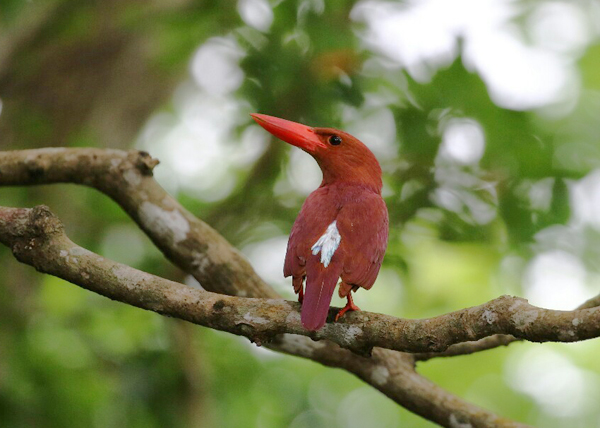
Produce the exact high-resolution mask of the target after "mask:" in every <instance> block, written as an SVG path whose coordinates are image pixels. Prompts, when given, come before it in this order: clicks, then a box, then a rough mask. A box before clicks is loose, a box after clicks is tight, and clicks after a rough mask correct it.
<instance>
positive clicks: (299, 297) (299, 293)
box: [297, 287, 304, 304]
mask: <svg viewBox="0 0 600 428" xmlns="http://www.w3.org/2000/svg"><path fill="white" fill-rule="evenodd" d="M297 293H298V302H299V303H300V304H302V301H303V300H304V288H303V287H300V290H298V291H297Z"/></svg>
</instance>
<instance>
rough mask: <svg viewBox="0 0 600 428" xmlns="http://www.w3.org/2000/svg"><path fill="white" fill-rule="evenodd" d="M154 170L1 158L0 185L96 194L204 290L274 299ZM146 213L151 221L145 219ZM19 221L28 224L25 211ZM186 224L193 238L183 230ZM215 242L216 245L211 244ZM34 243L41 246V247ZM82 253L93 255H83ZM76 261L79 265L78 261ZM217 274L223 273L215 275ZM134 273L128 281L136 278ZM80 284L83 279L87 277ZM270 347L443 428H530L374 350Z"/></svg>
mask: <svg viewBox="0 0 600 428" xmlns="http://www.w3.org/2000/svg"><path fill="white" fill-rule="evenodd" d="M155 164H156V162H155V161H153V160H152V159H151V158H149V156H148V155H147V154H144V153H140V152H129V153H125V152H122V151H114V150H96V149H42V150H30V151H20V152H0V185H32V184H49V183H58V182H64V183H79V184H84V185H87V186H90V187H95V188H97V189H98V190H100V191H103V192H104V193H106V194H107V195H108V196H110V197H112V198H113V199H114V200H115V201H117V202H118V203H119V204H120V205H121V206H122V207H123V208H124V209H125V210H126V211H127V212H128V213H129V214H130V215H131V217H132V218H133V219H134V220H135V221H136V222H137V223H138V224H139V225H140V227H141V228H142V229H143V230H144V231H145V232H146V233H147V234H148V235H149V236H150V238H151V239H152V240H153V241H154V242H155V243H156V244H157V246H158V247H159V248H160V249H161V250H162V251H163V253H165V255H166V256H167V257H168V258H169V259H170V260H171V261H173V262H174V263H175V264H177V265H178V266H180V267H181V268H182V269H184V270H185V271H187V272H188V273H191V274H193V275H194V276H195V277H196V278H197V279H199V280H200V281H201V283H202V284H203V286H204V288H206V289H209V290H210V289H212V290H214V291H219V292H222V293H227V292H229V293H230V294H244V295H249V296H250V295H255V296H263V297H273V296H276V293H275V292H273V291H272V290H271V289H270V287H268V286H267V285H266V284H265V283H264V282H262V280H260V278H258V276H257V275H256V274H255V273H254V271H253V270H252V268H251V267H250V266H249V264H248V263H247V262H246V261H245V260H244V259H243V258H242V257H241V256H240V255H239V253H237V251H236V250H235V249H233V248H231V246H229V244H228V243H227V242H226V241H225V240H223V239H222V238H221V239H219V235H218V234H217V233H216V232H215V231H214V230H212V229H211V228H210V227H209V226H207V225H205V224H204V223H203V222H202V221H200V220H197V219H196V218H194V217H193V216H192V215H191V214H189V213H188V212H187V211H185V209H183V208H182V207H181V206H180V205H179V204H178V203H177V202H176V201H174V200H173V199H172V198H171V197H170V196H169V195H167V194H166V193H165V192H164V190H163V189H161V188H160V186H158V184H156V182H154V180H153V179H152V177H151V170H152V168H153V167H154V165H155ZM144 202H148V203H149V204H151V205H152V206H153V207H156V208H155V209H149V210H148V209H146V210H144V209H143V207H144V206H145V207H146V208H148V206H149V205H144ZM19 211H20V210H19ZM140 212H145V214H146V215H140ZM15 215H16V213H15V211H14V209H13V212H12V213H10V214H9V213H8V212H7V211H4V212H3V214H2V222H3V223H2V224H0V229H2V230H4V229H5V228H6V226H7V222H10V221H12V220H11V219H14V218H15V217H14V216H15ZM20 215H21V217H22V215H23V212H22V211H21V213H20ZM181 218H183V219H184V221H181ZM186 222H188V223H187V224H189V230H187V229H186V227H185V224H186ZM18 223H21V226H19V225H18ZM42 223H43V222H42ZM22 224H23V218H21V220H19V222H17V225H16V226H15V227H17V229H19V228H20V231H19V230H16V229H15V232H16V235H17V236H19V235H20V234H23V233H25V231H24V228H23V225H22ZM182 225H183V227H182ZM182 230H183V231H185V230H187V232H186V233H185V238H186V239H183V241H182V240H180V239H179V238H181V237H182V234H183V233H182ZM46 232H50V233H51V234H54V233H59V232H60V233H62V232H61V231H60V228H59V230H57V229H56V227H49V228H48V229H46ZM204 232H206V233H204ZM213 238H216V241H211V239H213ZM65 239H66V238H65ZM33 243H34V244H36V245H37V243H38V242H37V241H34V242H33ZM71 244H72V243H71ZM72 245H74V244H72ZM26 247H27V245H25V246H23V248H22V250H23V251H28V249H27V248H26ZM30 247H31V246H30ZM80 251H84V252H85V253H86V254H87V253H88V252H87V251H86V250H83V249H82V250H80ZM58 255H59V257H60V263H62V264H65V263H67V264H68V263H71V264H73V263H74V261H73V260H71V259H69V261H67V259H66V258H67V257H70V256H71V255H70V254H67V255H65V257H62V256H61V254H60V250H59V253H58ZM63 255H64V253H63ZM73 256H75V257H77V255H75V254H73ZM96 257H98V256H96ZM34 266H35V261H34ZM215 266H223V267H224V268H223V269H218V268H216V269H215V268H214V267H215ZM128 269H130V268H128ZM128 269H126V271H125V272H123V273H122V274H124V273H133V272H136V271H130V270H128ZM88 275H89V274H88ZM113 275H114V273H113ZM142 275H144V276H145V275H147V274H142ZM82 278H83V279H85V277H84V275H83V273H82ZM137 279H139V277H137V278H136V277H135V276H134V277H129V276H127V275H125V276H124V277H123V284H125V286H131V284H136V281H137ZM173 284H174V283H173ZM144 285H145V284H144ZM142 294H143V293H142ZM269 347H270V348H271V349H274V350H276V351H279V352H285V353H288V354H291V355H296V356H300V357H304V358H309V359H312V360H313V361H316V362H319V363H321V364H324V365H327V366H331V367H339V368H343V369H345V370H347V371H349V372H351V373H354V374H355V375H356V376H357V377H359V378H361V379H363V380H364V381H365V382H367V383H368V384H370V385H372V386H373V387H375V388H376V389H378V390H380V391H381V392H382V393H384V394H385V395H387V396H388V397H390V398H391V399H392V400H394V401H395V402H397V403H398V404H400V405H402V406H404V407H405V408H406V409H408V410H410V411H413V412H415V413H416V414H419V415H421V416H423V417H424V418H426V419H429V420H431V421H434V422H436V423H438V424H440V425H441V426H445V427H456V426H461V424H462V425H465V426H468V425H470V426H472V427H524V426H525V425H523V424H519V423H516V422H512V421H508V420H506V419H503V418H500V417H498V416H496V415H494V414H493V413H490V412H489V411H486V410H484V409H481V408H479V407H477V406H475V405H473V404H470V403H467V402H465V401H464V400H462V399H460V398H458V397H456V396H454V395H452V394H450V393H448V392H447V391H444V390H443V389H441V388H439V387H437V386H436V385H434V384H432V383H431V382H430V381H428V380H427V379H425V378H423V377H422V376H420V375H419V374H418V373H416V372H415V370H414V359H413V358H412V356H411V355H407V354H401V353H398V352H394V351H388V350H384V349H375V350H374V351H373V356H372V357H371V358H366V357H363V356H359V355H356V354H354V353H352V352H350V351H348V350H346V349H342V348H339V347H338V346H337V345H335V344H333V343H331V342H329V341H320V342H313V341H311V340H310V339H308V338H306V337H302V336H297V335H293V334H283V335H281V336H277V337H276V338H275V339H274V341H273V342H272V343H271V344H269Z"/></svg>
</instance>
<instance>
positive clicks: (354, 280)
mask: <svg viewBox="0 0 600 428" xmlns="http://www.w3.org/2000/svg"><path fill="white" fill-rule="evenodd" d="M337 225H338V229H339V232H340V235H341V237H342V239H341V243H340V250H341V252H342V254H343V256H344V260H343V270H342V274H341V277H342V280H343V281H344V282H345V283H346V284H348V285H351V286H360V287H363V288H366V289H369V288H371V287H372V286H373V283H374V282H375V279H376V278H377V274H378V273H379V268H380V267H381V262H382V261H383V255H384V254H385V250H386V248H387V243H388V229H389V220H388V212H387V207H386V205H385V202H384V201H383V199H382V198H381V196H380V195H378V194H375V193H372V192H363V193H362V194H361V195H360V196H359V197H357V198H355V199H354V200H352V201H349V202H347V203H346V204H344V206H343V208H342V209H341V210H340V212H339V214H338V216H337Z"/></svg>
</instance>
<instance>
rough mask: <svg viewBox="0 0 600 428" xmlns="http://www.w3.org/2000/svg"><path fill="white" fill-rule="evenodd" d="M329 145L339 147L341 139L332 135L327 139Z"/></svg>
mask: <svg viewBox="0 0 600 428" xmlns="http://www.w3.org/2000/svg"><path fill="white" fill-rule="evenodd" d="M329 144H331V145H332V146H339V145H340V144H342V137H340V136H339V135H332V136H331V137H329Z"/></svg>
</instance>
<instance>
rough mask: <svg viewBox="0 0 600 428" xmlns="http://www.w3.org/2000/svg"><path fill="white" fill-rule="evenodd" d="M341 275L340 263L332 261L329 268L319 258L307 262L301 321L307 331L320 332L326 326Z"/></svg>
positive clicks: (310, 258) (312, 258)
mask: <svg viewBox="0 0 600 428" xmlns="http://www.w3.org/2000/svg"><path fill="white" fill-rule="evenodd" d="M341 273H342V267H341V263H340V262H339V261H336V260H332V263H330V264H329V266H327V267H324V266H323V264H322V263H321V262H320V260H319V258H318V257H309V259H308V260H307V261H306V290H305V292H304V300H303V301H302V312H301V317H300V319H301V321H302V325H303V326H304V328H306V329H307V330H318V329H320V328H321V327H323V326H324V325H325V321H326V320H327V312H328V311H329V304H330V303H331V297H332V296H333V291H334V290H335V286H336V285H337V281H338V278H339V277H340V274H341Z"/></svg>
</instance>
